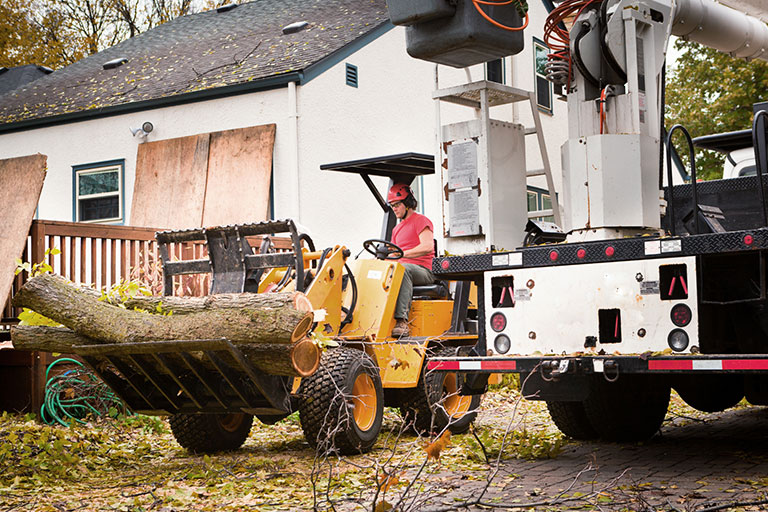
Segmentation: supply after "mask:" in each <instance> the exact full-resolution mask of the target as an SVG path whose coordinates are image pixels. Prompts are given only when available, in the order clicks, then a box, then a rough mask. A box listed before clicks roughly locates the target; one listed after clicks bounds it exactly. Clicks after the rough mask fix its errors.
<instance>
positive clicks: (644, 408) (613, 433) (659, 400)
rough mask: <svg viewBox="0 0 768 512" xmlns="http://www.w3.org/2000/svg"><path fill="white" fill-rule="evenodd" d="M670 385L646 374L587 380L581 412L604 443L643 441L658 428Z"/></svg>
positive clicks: (667, 399)
mask: <svg viewBox="0 0 768 512" xmlns="http://www.w3.org/2000/svg"><path fill="white" fill-rule="evenodd" d="M669 393H670V390H669V385H668V384H666V383H660V382H658V381H657V380H654V379H653V378H652V377H651V376H647V375H622V376H621V377H620V378H619V379H618V380H617V381H616V382H608V381H607V380H605V378H604V377H602V376H595V377H594V378H592V379H591V381H590V392H589V396H587V399H586V400H584V412H585V413H586V415H587V418H589V422H590V424H591V425H592V427H593V428H594V429H595V432H597V433H598V435H599V436H600V438H602V439H604V440H606V441H629V442H635V441H644V440H646V439H649V438H650V437H652V436H653V435H654V434H655V433H656V432H658V430H659V428H660V427H661V424H662V422H663V421H664V417H665V416H666V414H667V408H668V407H669Z"/></svg>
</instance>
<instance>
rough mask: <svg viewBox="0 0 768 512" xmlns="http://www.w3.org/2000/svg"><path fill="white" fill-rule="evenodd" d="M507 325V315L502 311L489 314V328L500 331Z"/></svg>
mask: <svg viewBox="0 0 768 512" xmlns="http://www.w3.org/2000/svg"><path fill="white" fill-rule="evenodd" d="M506 326H507V317H505V316H504V313H494V314H492V315H491V329H493V330H494V331H496V332H501V331H503V330H504V328H505V327H506Z"/></svg>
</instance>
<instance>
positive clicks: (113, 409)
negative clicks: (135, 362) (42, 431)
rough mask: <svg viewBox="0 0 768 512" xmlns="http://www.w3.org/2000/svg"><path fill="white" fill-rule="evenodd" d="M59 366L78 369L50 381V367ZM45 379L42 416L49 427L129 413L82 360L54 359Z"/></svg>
mask: <svg viewBox="0 0 768 512" xmlns="http://www.w3.org/2000/svg"><path fill="white" fill-rule="evenodd" d="M60 363H74V364H75V365H76V366H77V367H76V368H74V369H71V370H67V371H66V372H64V373H61V374H58V375H55V376H53V377H50V378H49V377H48V375H49V373H50V372H51V368H53V367H54V366H55V365H57V364H60ZM45 380H46V383H45V398H44V400H43V405H42V407H40V417H41V418H42V420H43V421H44V422H45V423H47V424H48V425H52V424H54V423H59V424H61V425H64V426H65V427H68V426H70V425H71V424H72V422H73V421H74V422H77V423H83V424H84V423H86V421H85V418H88V417H89V416H90V417H92V418H93V417H95V418H100V417H103V416H110V417H114V416H117V415H118V414H130V413H129V411H128V409H127V407H126V406H125V403H123V401H122V400H120V398H119V397H118V396H117V395H116V394H115V393H114V392H113V391H112V390H111V389H109V387H107V385H106V384H104V382H103V381H102V380H101V379H99V378H98V377H97V376H96V375H95V374H94V373H93V372H92V371H90V370H89V369H88V368H86V367H84V366H83V363H81V362H80V361H77V360H75V359H70V358H68V357H62V358H60V359H57V360H55V361H54V362H52V363H51V364H50V365H49V366H48V369H47V370H46V371H45Z"/></svg>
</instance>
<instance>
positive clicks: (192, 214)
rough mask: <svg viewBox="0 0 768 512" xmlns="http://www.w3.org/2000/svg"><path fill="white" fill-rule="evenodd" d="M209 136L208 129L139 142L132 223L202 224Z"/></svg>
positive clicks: (184, 226) (182, 226) (183, 226)
mask: <svg viewBox="0 0 768 512" xmlns="http://www.w3.org/2000/svg"><path fill="white" fill-rule="evenodd" d="M209 140H210V135H209V134H207V133H206V134H202V135H191V136H189V137H179V138H176V139H167V140H159V141H155V142H145V143H143V144H139V149H138V152H137V155H136V182H135V184H134V188H133V202H132V206H131V217H130V223H131V225H132V226H145V227H156V228H165V229H187V228H193V227H200V226H201V222H202V219H203V202H204V200H205V183H206V174H207V170H208V146H209Z"/></svg>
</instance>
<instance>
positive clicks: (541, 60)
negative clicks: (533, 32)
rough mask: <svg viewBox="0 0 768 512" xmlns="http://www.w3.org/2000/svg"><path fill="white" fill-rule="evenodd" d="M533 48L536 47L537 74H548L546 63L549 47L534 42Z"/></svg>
mask: <svg viewBox="0 0 768 512" xmlns="http://www.w3.org/2000/svg"><path fill="white" fill-rule="evenodd" d="M533 49H534V59H535V62H534V69H535V71H536V74H537V75H541V76H546V75H547V71H546V69H545V65H546V64H547V53H549V50H547V48H545V47H544V46H541V45H539V44H534V45H533Z"/></svg>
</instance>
